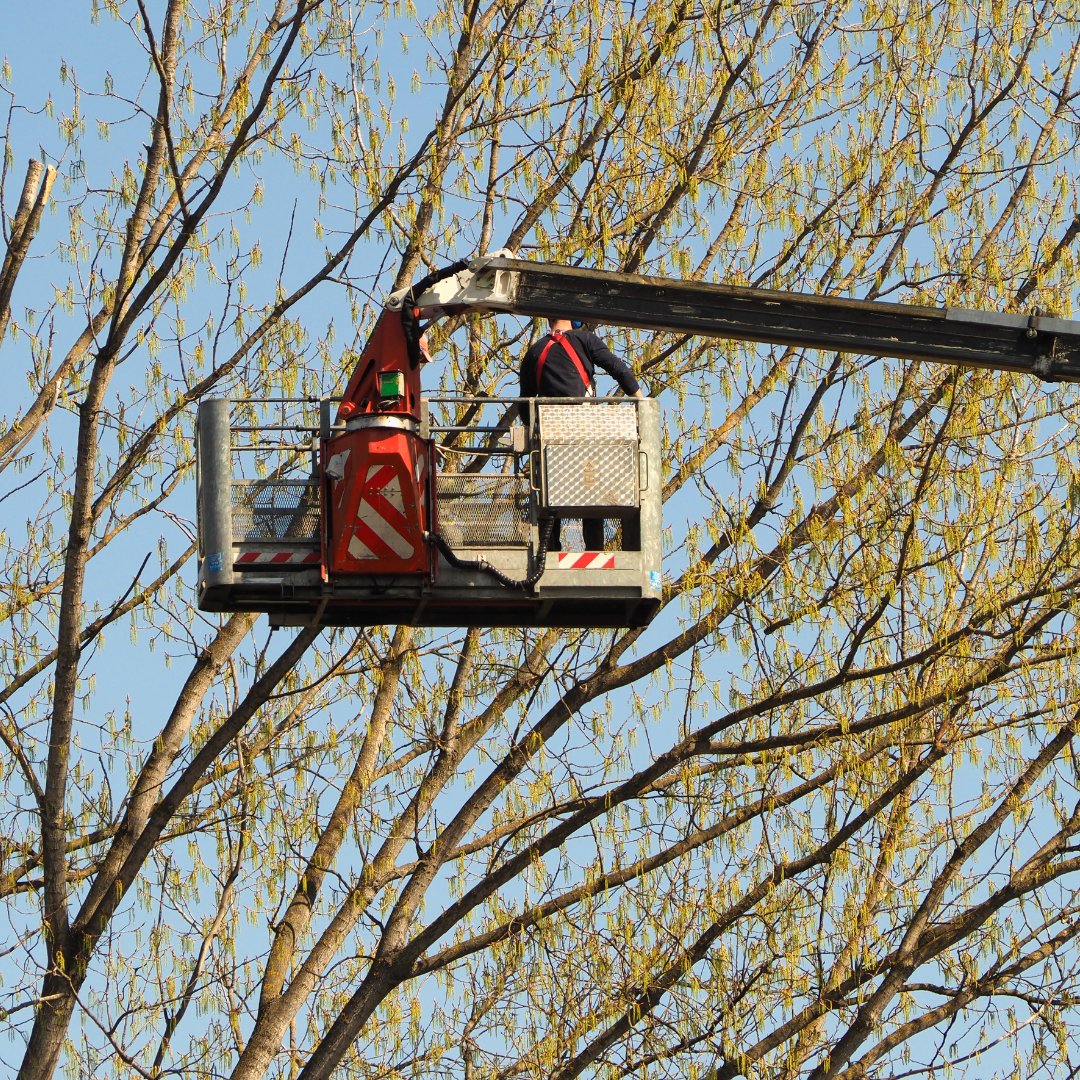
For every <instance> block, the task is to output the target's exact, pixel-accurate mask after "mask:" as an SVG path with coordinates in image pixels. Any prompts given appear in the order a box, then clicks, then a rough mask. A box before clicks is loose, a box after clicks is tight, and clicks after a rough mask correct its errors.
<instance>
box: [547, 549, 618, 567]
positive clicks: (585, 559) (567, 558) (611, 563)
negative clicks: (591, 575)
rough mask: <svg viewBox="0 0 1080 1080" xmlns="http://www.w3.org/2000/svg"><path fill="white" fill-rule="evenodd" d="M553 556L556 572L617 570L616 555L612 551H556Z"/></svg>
mask: <svg viewBox="0 0 1080 1080" xmlns="http://www.w3.org/2000/svg"><path fill="white" fill-rule="evenodd" d="M552 554H553V555H554V556H555V569H556V570H614V569H615V553H614V552H610V551H555V552H552ZM550 557H551V556H550V555H549V556H548V558H550Z"/></svg>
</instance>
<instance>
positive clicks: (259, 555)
mask: <svg viewBox="0 0 1080 1080" xmlns="http://www.w3.org/2000/svg"><path fill="white" fill-rule="evenodd" d="M321 558H322V556H321V555H320V554H319V553H318V552H317V551H311V550H307V551H304V550H300V551H282V550H281V549H280V548H276V549H275V548H263V549H261V550H258V551H252V550H251V549H250V548H249V549H248V550H247V551H242V552H240V554H239V555H237V556H236V562H237V563H238V564H240V565H243V566H309V565H313V564H315V563H318V562H320V561H321Z"/></svg>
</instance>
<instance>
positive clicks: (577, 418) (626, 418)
mask: <svg viewBox="0 0 1080 1080" xmlns="http://www.w3.org/2000/svg"><path fill="white" fill-rule="evenodd" d="M537 410H538V412H539V421H540V438H541V440H542V441H543V442H544V443H549V442H616V441H622V440H626V441H627V442H632V443H637V441H638V429H637V406H636V405H635V404H633V403H632V402H629V401H628V402H626V403H625V404H623V403H622V402H607V403H596V404H592V403H590V402H580V403H577V404H574V405H539V406H537Z"/></svg>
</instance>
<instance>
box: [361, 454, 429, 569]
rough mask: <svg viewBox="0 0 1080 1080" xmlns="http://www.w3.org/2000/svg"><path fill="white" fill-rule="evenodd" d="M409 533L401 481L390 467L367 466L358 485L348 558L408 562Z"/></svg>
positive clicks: (410, 531) (411, 547)
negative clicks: (357, 503)
mask: <svg viewBox="0 0 1080 1080" xmlns="http://www.w3.org/2000/svg"><path fill="white" fill-rule="evenodd" d="M417 467H418V469H419V468H421V467H422V466H421V464H420V463H418V464H417ZM412 532H413V525H412V522H411V521H410V519H409V517H408V516H407V515H406V507H405V497H404V494H403V493H402V490H401V477H400V476H399V475H398V473H397V471H396V470H395V469H394V468H393V467H392V466H390V465H383V464H381V463H380V464H376V465H373V466H371V467H370V468H369V469H368V471H367V474H366V475H365V476H364V479H363V482H362V485H361V494H360V505H359V507H358V509H357V514H356V521H355V522H354V523H353V535H352V537H351V539H350V540H349V554H350V555H351V556H352V557H353V558H354V559H395V558H397V559H408V558H409V557H410V556H412V555H413V553H414V551H415V544H414V543H413V541H412V539H411V533H412Z"/></svg>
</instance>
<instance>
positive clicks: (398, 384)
mask: <svg viewBox="0 0 1080 1080" xmlns="http://www.w3.org/2000/svg"><path fill="white" fill-rule="evenodd" d="M404 396H405V376H404V375H403V374H402V373H401V372H400V371H380V372H379V397H381V398H399V397H404Z"/></svg>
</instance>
